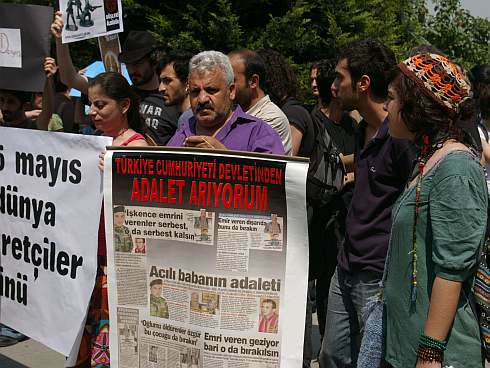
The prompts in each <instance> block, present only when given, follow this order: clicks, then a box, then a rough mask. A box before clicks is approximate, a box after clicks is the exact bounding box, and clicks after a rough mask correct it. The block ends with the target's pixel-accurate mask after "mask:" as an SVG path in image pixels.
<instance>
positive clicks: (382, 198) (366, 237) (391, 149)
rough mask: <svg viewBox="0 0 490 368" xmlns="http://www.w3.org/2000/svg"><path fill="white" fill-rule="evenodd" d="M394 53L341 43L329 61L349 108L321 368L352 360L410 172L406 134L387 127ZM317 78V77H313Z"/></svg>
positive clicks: (337, 91)
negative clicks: (347, 195) (350, 164)
mask: <svg viewBox="0 0 490 368" xmlns="http://www.w3.org/2000/svg"><path fill="white" fill-rule="evenodd" d="M395 65H396V58H395V55H394V53H393V51H391V50H390V49H389V48H388V47H386V46H385V45H383V44H382V43H381V42H379V41H376V40H372V39H367V40H362V41H355V42H352V43H350V44H348V45H346V46H345V47H344V48H343V49H341V50H340V53H339V61H338V62H337V65H336V67H335V80H334V81H333V84H332V94H333V95H334V96H337V97H338V98H339V99H340V100H341V102H342V106H343V107H344V108H345V109H347V110H354V109H357V110H358V111H359V113H360V114H361V116H362V117H363V121H361V123H360V124H359V130H358V133H357V137H356V142H355V148H354V162H355V167H354V170H355V175H354V178H355V179H354V180H355V184H354V191H353V195H352V200H351V204H350V207H349V211H348V213H347V217H346V222H345V240H344V242H343V246H342V247H341V248H340V250H339V254H338V259H337V260H338V266H337V268H336V270H335V272H334V274H333V276H332V279H331V281H330V290H329V294H328V306H327V317H326V326H328V328H326V329H325V336H324V338H323V343H322V349H321V352H320V356H319V362H320V367H321V368H338V367H356V365H357V358H358V354H359V348H360V341H361V338H362V333H363V329H364V320H363V318H362V317H363V316H362V312H363V309H364V308H365V306H366V304H367V302H368V300H369V298H370V297H372V296H374V295H375V294H377V293H378V291H379V282H380V280H381V278H382V275H383V270H384V265H385V260H386V252H387V249H388V243H389V239H390V230H391V209H392V207H393V205H394V203H395V201H396V199H397V198H398V197H399V195H400V193H402V192H403V190H404V188H405V186H406V184H407V182H408V180H409V178H410V174H411V173H412V168H413V161H414V159H415V154H414V152H413V150H412V146H411V144H410V143H409V142H408V141H405V140H400V139H395V138H392V137H391V136H390V135H389V133H388V119H387V112H386V111H385V110H384V103H385V101H386V99H387V98H388V76H389V73H390V71H391V70H392V68H393V67H394V66H395ZM317 82H318V78H317Z"/></svg>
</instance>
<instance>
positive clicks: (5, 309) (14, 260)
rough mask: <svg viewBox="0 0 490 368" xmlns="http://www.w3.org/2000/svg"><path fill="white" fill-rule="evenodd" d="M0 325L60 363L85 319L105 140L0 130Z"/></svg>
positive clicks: (91, 282)
mask: <svg viewBox="0 0 490 368" xmlns="http://www.w3.org/2000/svg"><path fill="white" fill-rule="evenodd" d="M0 137H1V138H0V233H1V234H0V238H1V247H0V323H2V324H5V325H7V326H9V327H11V328H14V329H16V330H17V331H20V332H21V333H23V334H25V335H27V336H29V337H31V338H33V339H35V340H37V341H39V342H41V343H43V344H44V345H46V346H48V347H50V348H51V349H53V350H56V351H57V352H59V353H61V354H63V355H65V356H67V355H69V353H70V351H71V350H72V348H73V345H74V343H75V340H76V338H77V336H78V333H79V331H80V328H81V325H82V322H83V320H84V318H85V315H86V313H87V307H88V304H89V300H90V296H91V294H92V290H93V287H94V282H95V275H96V269H97V257H96V256H97V233H98V229H99V223H100V212H101V208H102V173H101V171H100V169H99V168H98V154H99V152H102V151H104V150H105V146H106V145H108V144H110V143H111V140H110V139H109V138H107V137H95V136H83V135H78V134H68V133H53V132H42V131H34V130H27V129H16V128H5V127H0Z"/></svg>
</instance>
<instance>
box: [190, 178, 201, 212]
mask: <svg viewBox="0 0 490 368" xmlns="http://www.w3.org/2000/svg"><path fill="white" fill-rule="evenodd" d="M189 204H190V205H194V206H198V205H199V203H198V200H197V185H196V182H195V181H193V182H192V184H191V193H190V195H189Z"/></svg>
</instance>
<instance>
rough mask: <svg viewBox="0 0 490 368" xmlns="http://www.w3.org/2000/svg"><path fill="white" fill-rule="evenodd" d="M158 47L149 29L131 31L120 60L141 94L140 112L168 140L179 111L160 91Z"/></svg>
mask: <svg viewBox="0 0 490 368" xmlns="http://www.w3.org/2000/svg"><path fill="white" fill-rule="evenodd" d="M157 48H158V46H157V42H156V40H155V39H154V38H153V37H152V36H151V34H150V33H149V32H146V31H131V32H129V34H128V36H127V37H126V41H125V42H124V44H123V46H122V50H121V53H120V54H119V61H120V62H122V63H125V64H126V67H127V69H128V74H129V77H130V78H131V81H132V82H133V89H134V91H135V92H136V93H137V94H138V95H139V96H140V99H141V102H140V112H141V115H143V117H144V118H145V122H146V125H148V126H150V127H151V128H153V129H154V130H155V131H156V133H157V135H158V137H159V140H160V142H159V143H160V144H165V143H167V142H168V140H169V139H170V138H171V137H172V136H173V135H174V133H175V130H176V129H177V120H178V118H179V115H180V112H179V109H178V107H177V106H167V105H165V103H164V101H163V99H162V95H161V94H160V92H159V91H158V87H159V77H158V75H157V73H156V71H155V67H156V63H157V61H156V60H155V57H153V53H154V51H155V50H156V49H157Z"/></svg>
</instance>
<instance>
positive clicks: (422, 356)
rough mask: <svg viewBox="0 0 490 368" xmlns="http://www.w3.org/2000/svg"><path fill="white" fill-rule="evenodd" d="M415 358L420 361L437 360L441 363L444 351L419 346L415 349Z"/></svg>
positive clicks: (430, 361)
mask: <svg viewBox="0 0 490 368" xmlns="http://www.w3.org/2000/svg"><path fill="white" fill-rule="evenodd" d="M417 359H418V360H420V361H422V362H429V363H432V362H438V363H442V362H443V360H444V352H442V351H441V350H436V349H432V348H428V347H425V346H419V347H418V349H417Z"/></svg>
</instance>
